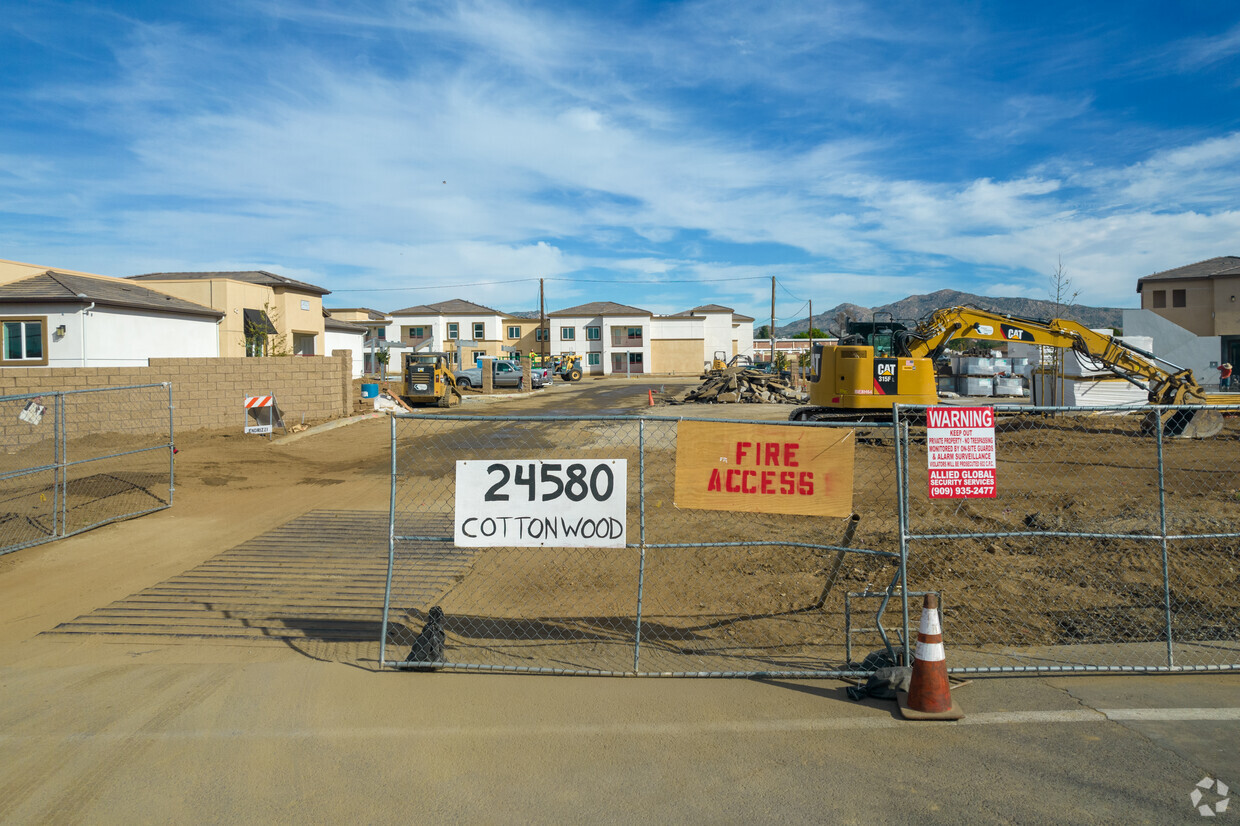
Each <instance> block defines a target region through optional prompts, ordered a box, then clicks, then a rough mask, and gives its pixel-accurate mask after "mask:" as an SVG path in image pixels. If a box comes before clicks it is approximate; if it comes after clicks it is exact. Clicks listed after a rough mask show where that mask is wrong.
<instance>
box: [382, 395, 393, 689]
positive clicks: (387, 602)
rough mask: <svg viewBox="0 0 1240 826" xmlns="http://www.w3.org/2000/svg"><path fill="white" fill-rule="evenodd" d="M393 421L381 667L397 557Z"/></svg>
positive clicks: (391, 418)
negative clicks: (393, 566) (393, 567)
mask: <svg viewBox="0 0 1240 826" xmlns="http://www.w3.org/2000/svg"><path fill="white" fill-rule="evenodd" d="M388 420H389V421H390V422H391V425H392V426H391V434H392V435H391V454H392V457H391V459H392V464H391V474H390V477H389V478H390V479H391V484H390V485H389V486H388V487H389V494H388V564H387V584H386V585H384V586H383V622H382V624H381V627H380V630H379V668H383V664H384V663H385V662H386V661H387V637H388V610H389V609H390V608H391V607H392V563H393V561H394V560H395V559H396V417H395V416H390V417H388Z"/></svg>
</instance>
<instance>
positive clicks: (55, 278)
mask: <svg viewBox="0 0 1240 826" xmlns="http://www.w3.org/2000/svg"><path fill="white" fill-rule="evenodd" d="M39 301H45V302H54V303H60V302H72V303H80V302H83V301H93V302H95V303H96V304H102V305H105V306H108V307H128V308H132V309H138V310H158V311H160V312H165V313H177V314H179V315H200V316H209V317H211V318H220V317H222V316H223V315H224V314H223V313H222V312H220V311H219V310H213V309H211V308H210V307H204V306H202V305H201V304H195V303H194V302H192V301H186V300H185V299H183V298H177V297H176V296H171V295H167V294H166V293H161V292H159V291H157V290H152V289H149V288H147V287H144V286H142V285H140V284H130V283H129V282H128V281H127V280H125V279H123V278H91V277H88V276H84V275H71V274H69V273H63V272H56V271H55V270H48V271H47V272H45V273H42V274H40V275H33V276H31V277H29V278H23V279H21V280H19V281H12V282H10V283H8V284H4V285H0V302H6V303H34V302H39Z"/></svg>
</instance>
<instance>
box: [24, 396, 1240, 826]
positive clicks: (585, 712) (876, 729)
mask: <svg viewBox="0 0 1240 826" xmlns="http://www.w3.org/2000/svg"><path fill="white" fill-rule="evenodd" d="M659 383H660V384H661V383H662V382H659ZM654 384H655V383H654V382H650V383H646V382H624V383H621V382H618V381H617V382H610V383H604V382H599V383H597V384H594V385H592V386H591V385H582V387H580V388H577V389H576V390H572V389H570V390H568V391H560V390H558V389H557V390H555V391H551V392H547V393H545V394H543V395H538V394H536V395H534V396H532V397H530V398H529V399H527V400H525V401H521V400H506V401H504V402H495V403H490V404H485V405H484V404H479V405H478V406H477V412H479V413H488V414H489V413H497V412H501V411H506V410H516V409H522V410H524V411H526V412H533V413H552V412H553V413H571V412H579V408H580V407H582V406H586V407H588V408H589V409H592V410H595V411H599V410H613V409H614V410H617V411H623V410H628V411H632V410H638V409H640V408H641V406H642V403H643V402H644V400H645V397H646V393H645V390H646V387H647V386H653V385H654ZM634 391H636V392H634ZM462 409H463V410H466V411H470V410H472V409H473V405H466V406H465V407H464V408H462ZM661 410H664V411H676V412H680V411H683V410H684V409H683V408H663V409H661ZM694 412H697V413H701V412H707V411H699V410H695V411H694ZM714 412H715V414H716V415H728V416H735V415H738V414H744V415H746V416H752V417H754V418H761V417H764V416H765V417H770V418H779V417H780V414H781V412H782V411H780V410H779V409H777V408H772V409H770V410H763V409H762V406H758V405H745V406H740V409H737V410H716V411H714ZM428 415H435V414H434V413H430V414H428ZM349 431H355V432H354V433H353V434H352V438H354V441H355V442H356V441H357V439H356V436H357V432H361V433H371V432H372V431H373V436H374V439H375V441H376V442H377V443H380V444H382V443H383V441H384V439H385V437H386V433H387V429H386V423H383V422H377V421H373V420H372V421H368V422H363V423H361V424H359V425H357V426H355V427H350V428H339V429H336V430H333V431H330V432H329V433H325V434H321V435H319V436H316V437H313V438H310V439H303V440H301V441H298V442H296V443H295V444H291V445H287V446H279V445H276V446H272V447H270V448H269V447H268V446H266V445H261V446H260V445H258V443H247V450H249V451H251V452H253V453H254V457H253V458H254V459H255V461H252V462H251V463H250V464H249V465H247V467H246V469H245V472H246V474H248V476H249V478H248V480H247V482H246V484H247V485H251V486H252V489H253V490H254V491H255V495H254V497H253V500H254V501H252V502H245V503H242V504H239V505H237V504H234V505H233V506H232V510H230V511H229V512H228V513H224V514H218V516H216V517H212V518H206V517H199V516H194V517H193V518H192V520H187V518H186V516H185V514H184V512H180V513H178V510H177V509H176V508H174V509H172V510H170V511H165V512H162V513H160V514H155V515H153V516H150V517H145V518H143V519H139V520H134V521H132V522H127V523H123V524H119V525H113V526H109V527H107V528H104V529H101V530H99V531H96V532H93V533H91V534H84V535H81V536H77V537H72V538H70V539H68V540H64V541H63V542H60V543H57V544H55V545H53V546H45V547H44V548H41V549H33V551H32V553H31V554H30V558H29V560H22V561H21V564H16V563H11V564H10V563H6V564H5V565H0V621H2V623H3V627H4V628H5V629H7V630H6V631H5V632H4V633H3V634H0V822H3V823H5V824H9V823H148V822H188V823H214V822H218V823H256V824H257V823H263V824H267V823H289V822H297V823H333V824H334V823H345V822H348V823H352V822H365V823H409V822H468V823H473V822H479V823H501V822H503V823H509V822H513V821H534V822H572V823H579V822H593V821H601V822H625V823H628V822H637V823H668V822H694V823H707V822H709V823H719V822H724V823H741V822H745V823H750V822H755V821H762V822H766V821H779V822H803V823H821V822H829V823H865V824H873V823H888V822H892V823H953V824H954V823H994V822H1000V823H1068V822H1071V823H1080V822H1099V823H1117V822H1123V823H1158V824H1164V823H1201V822H1215V823H1227V822H1228V819H1232V820H1236V819H1238V818H1240V801H1235V800H1234V797H1233V802H1234V803H1235V804H1236V805H1234V806H1232V807H1231V809H1229V810H1228V811H1225V812H1224V813H1222V814H1220V815H1218V816H1217V817H1215V818H1213V819H1211V820H1208V821H1206V820H1204V819H1203V818H1202V817H1201V816H1200V815H1199V814H1198V812H1197V811H1196V809H1194V808H1193V806H1192V805H1191V802H1190V797H1189V796H1190V793H1191V792H1192V791H1193V790H1194V788H1195V787H1196V786H1195V784H1197V783H1198V782H1199V781H1201V780H1202V779H1203V778H1205V777H1210V778H1212V779H1213V778H1219V779H1222V780H1223V781H1224V782H1225V783H1227V784H1228V785H1229V786H1230V787H1232V788H1235V789H1237V790H1240V750H1238V749H1237V744H1238V743H1240V691H1238V690H1237V689H1238V688H1240V682H1238V680H1240V676H1237V675H1230V674H1211V675H1195V676H1160V677H1144V676H1134V675H1126V676H1085V677H1061V678H1020V679H994V678H985V679H977V680H974V681H973V682H972V683H970V684H968V685H966V686H964V687H962V688H960V689H958V692H959V694H958V696H959V699H960V702H961V703H962V705H963V706H964V708H965V711H966V713H967V715H968V716H967V717H966V718H965V720H963V721H961V722H960V723H921V724H917V723H908V722H904V721H902V720H900V719H899V718H898V716H897V714H896V712H895V708H894V704H892V703H889V702H880V701H865V702H862V703H854V702H852V701H850V700H848V699H847V697H846V695H845V691H844V689H845V687H846V686H845V685H844V684H843V683H840V682H837V681H831V680H823V681H809V680H805V681H800V680H797V681H787V680H658V679H635V678H634V679H610V678H556V677H534V676H518V675H490V674H415V673H380V672H376V671H375V670H374V663H373V660H372V659H367V658H366V656H357V657H352V658H351V657H348V656H342V655H341V653H340V651H339V650H328V649H327V648H326V647H320V648H315V647H312V646H293V645H282V644H279V643H277V642H273V641H266V642H264V641H263V640H261V639H256V640H253V641H233V642H217V643H208V642H205V641H202V640H198V639H194V638H185V639H173V640H167V639H163V638H160V639H145V640H144V639H142V638H139V637H134V638H130V639H119V640H105V639H97V638H93V637H81V638H76V637H75V638H68V637H63V636H56V635H48V634H45V633H43V632H45V631H48V630H50V629H52V628H54V627H55V626H56V625H58V624H60V623H62V622H64V621H66V620H67V619H72V618H73V617H75V616H77V615H79V614H84V613H86V612H88V611H91V610H94V609H96V608H98V607H101V606H106V605H107V604H109V603H111V602H112V601H113V600H115V599H121V598H124V597H125V596H126V595H127V594H133V593H137V592H138V591H140V590H141V589H142V588H143V587H147V586H148V585H150V584H152V583H158V582H160V581H164V580H167V579H168V578H169V577H175V576H178V575H180V574H181V573H182V572H185V571H189V570H190V569H192V568H194V566H195V565H198V564H201V563H202V562H203V561H204V560H210V559H215V558H217V556H218V555H219V554H223V553H224V552H225V551H227V550H228V549H230V548H234V547H238V546H240V545H241V544H242V543H243V542H244V541H246V540H247V539H248V538H250V537H252V536H255V535H258V534H259V533H262V532H265V531H269V530H271V528H272V527H273V526H275V525H278V524H282V523H283V522H286V521H288V520H289V519H291V518H293V517H295V516H297V515H299V514H302V513H305V512H306V511H308V510H310V509H313V508H322V507H326V506H329V505H331V504H333V503H336V502H347V501H350V498H351V497H357V496H361V495H363V494H364V495H365V496H368V497H371V498H372V499H374V500H375V501H376V506H375V509H376V510H381V509H382V508H383V507H384V502H383V499H382V487H383V486H382V481H383V480H382V478H381V476H376V474H375V473H373V472H371V471H370V470H363V471H359V472H358V473H356V474H354V475H350V474H349V473H348V472H347V470H348V468H349V467H351V465H349V464H347V463H345V462H340V463H338V464H336V465H329V464H328V463H327V460H325V459H322V458H316V459H314V460H315V461H319V462H322V463H323V466H322V467H321V468H320V470H319V475H320V476H323V477H325V478H328V477H329V479H330V481H331V482H332V485H331V486H317V485H300V486H298V487H297V488H296V491H297V493H296V495H289V496H283V497H270V498H264V497H262V496H261V493H262V492H263V491H264V490H267V489H268V487H267V486H271V485H274V484H275V483H276V481H277V480H278V479H279V478H281V475H285V476H286V475H287V474H288V473H289V472H290V471H289V466H290V463H292V462H293V461H294V460H297V461H300V459H298V457H300V456H306V457H313V453H312V450H313V446H314V445H315V440H316V439H318V440H328V439H345V438H346V437H347V436H349ZM232 441H233V442H236V441H237V440H236V439H233V440H232ZM350 444H352V443H350ZM227 445H228V441H227V440H225V441H222V442H220V443H219V449H220V450H221V451H222V450H224V448H225V447H226V446H227ZM197 449H199V450H203V451H206V450H209V449H211V444H206V445H203V446H200V447H199V448H197ZM193 450H194V448H188V449H186V451H185V452H186V453H188V454H191V455H192V453H193ZM267 450H270V451H271V453H265V452H261V453H260V452H259V451H267ZM294 451H300V452H298V453H294ZM266 456H270V457H271V458H272V460H275V459H281V460H282V461H284V462H285V464H284V465H281V466H280V467H276V468H274V469H273V470H271V478H269V479H267V478H264V477H263V476H262V475H261V474H262V473H263V472H264V471H263V464H262V462H261V461H258V460H261V459H262V458H263V457H266ZM220 460H221V461H226V459H223V458H221V459H220ZM307 460H309V458H308V459H307ZM358 466H359V467H361V465H358ZM212 472H213V473H216V474H219V473H220V472H221V471H220V469H218V468H216V469H215V470H213V471H212ZM194 481H195V480H194V479H193V478H192V476H190V475H189V472H187V475H186V478H184V479H183V480H182V481H179V485H183V486H184V491H182V489H181V488H180V487H179V488H178V502H181V501H182V500H183V499H184V501H185V502H187V503H190V504H194V503H197V504H198V505H200V506H201V507H203V508H205V509H207V510H208V511H209V510H210V508H211V506H212V502H214V501H216V500H214V499H212V498H211V497H212V496H216V495H222V494H221V493H220V491H223V490H224V489H225V487H224V486H222V485H221V483H220V480H219V479H218V478H217V477H211V478H210V479H209V480H208V481H207V482H205V483H203V484H201V485H199V486H197V487H195V485H194ZM183 493H184V496H183V495H182V494H183ZM219 501H225V500H219ZM228 501H232V502H235V501H236V500H228ZM23 553H25V552H23ZM117 572H120V573H117ZM40 573H42V574H43V575H45V576H46V577H49V578H51V579H52V580H54V581H55V584H56V588H55V589H52V588H50V587H48V588H44V587H43V586H42V585H41V582H42V580H41V579H40V577H39V576H38V575H36V574H40ZM239 621H244V618H241V619H240V620H239ZM948 657H949V660H950V657H951V651H950V641H949V649H948ZM1217 800H1218V797H1217V795H1215V794H1214V793H1213V791H1211V792H1210V793H1209V794H1206V795H1205V796H1204V797H1203V802H1204V803H1207V804H1213V803H1215V802H1217Z"/></svg>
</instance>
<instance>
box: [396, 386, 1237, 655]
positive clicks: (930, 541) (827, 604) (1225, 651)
mask: <svg viewBox="0 0 1240 826" xmlns="http://www.w3.org/2000/svg"><path fill="white" fill-rule="evenodd" d="M924 410H925V409H924V408H897V410H896V411H895V413H894V416H893V423H892V425H890V426H883V425H875V424H872V423H871V424H864V425H863V424H854V425H851V427H853V428H854V430H855V435H856V454H855V457H856V458H855V485H854V503H855V507H856V511H857V516H856V518H857V520H858V521H857V522H856V523H855V524H850V520H844V519H810V518H805V517H787V516H771V515H764V514H754V513H732V512H727V513H721V512H715V511H703V510H689V509H678V508H676V507H674V505H673V498H674V482H675V461H676V421H675V420H670V419H658V418H646V419H637V418H620V417H612V418H606V417H605V418H596V419H581V418H575V419H568V418H555V419H547V418H541V419H517V420H511V419H488V418H484V417H469V418H466V417H459V416H435V417H400V418H397V419H395V420H394V421H393V459H392V461H393V468H392V470H393V487H392V524H393V541H392V544H391V555H390V567H391V575H390V576H389V587H388V591H387V597H386V600H387V606H386V608H385V627H386V628H387V635H386V637H385V645H386V648H385V652H386V653H385V655H384V663H385V665H387V666H397V667H400V666H402V665H408V663H403V662H402V660H403V659H404V658H405V656H406V654H407V653H408V652H409V650H410V648H411V647H412V646H413V644H414V642H415V640H416V639H417V637H418V636H419V634H420V633H422V632H423V631H424V630H425V629H426V627H427V625H428V619H429V617H430V611H431V608H432V606H436V605H438V606H441V607H442V608H443V611H444V615H445V616H444V630H445V632H446V638H447V649H446V653H445V655H444V657H443V659H442V660H439V661H437V663H436V665H438V666H442V667H452V668H465V669H497V670H521V671H542V672H555V673H589V674H598V673H617V674H620V673H622V674H668V675H704V676H731V675H738V676H740V675H755V674H786V675H798V676H821V675H828V674H843V673H861V672H862V671H865V670H871V669H872V668H873V667H874V665H875V663H874V661H873V660H871V661H869V662H868V663H862V662H859V661H862V660H864V659H865V653H866V652H867V651H868V650H870V649H888V646H890V647H891V649H896V652H897V653H898V652H899V651H900V650H904V651H907V648H906V646H907V645H908V642H909V638H910V636H911V629H913V628H916V622H917V616H916V612H917V606H916V605H915V604H914V605H913V607H912V613H913V616H911V617H910V616H909V615H908V612H907V609H906V607H905V605H906V600H907V598H908V597H907V596H906V593H907V595H910V596H920V595H921V594H923V593H926V592H934V593H937V594H939V596H940V598H941V601H942V604H943V625H944V632H945V636H946V639H947V641H948V649H949V655H948V665H949V667H950V668H951V670H952V671H954V672H958V673H959V672H969V673H989V672H1004V673H1006V672H1059V671H1091V670H1106V671H1171V670H1204V669H1212V670H1221V669H1236V668H1240V560H1238V559H1237V555H1238V554H1237V546H1238V545H1240V476H1238V473H1237V472H1238V471H1240V415H1237V414H1240V407H1237V408H1223V409H1222V412H1224V413H1226V414H1228V417H1227V418H1226V419H1225V427H1224V430H1223V432H1222V433H1220V434H1219V435H1217V436H1216V437H1214V438H1212V439H1206V440H1188V439H1173V438H1170V437H1164V434H1163V432H1162V429H1161V427H1160V426H1159V425H1158V419H1157V418H1156V417H1155V418H1154V419H1151V418H1150V416H1149V411H1148V410H1140V411H1132V412H1127V413H1121V412H1117V411H1115V410H1114V409H1107V410H1101V409H1100V410H1083V409H1079V408H1078V409H1072V410H1066V409H1054V408H1031V407H1027V406H1006V407H1005V406H998V407H996V408H995V410H996V414H997V417H998V421H997V424H996V457H997V476H998V486H997V490H996V495H995V497H994V498H992V499H931V498H930V495H929V493H930V491H929V483H928V474H927V456H926V450H927V445H926V435H927V434H926V430H925V426H924V418H925V412H924ZM763 424H769V423H763ZM788 426H792V427H795V426H800V427H805V426H824V425H788ZM896 433H900V434H902V435H901V436H900V438H896V437H895V435H894V434H896ZM553 457H562V458H625V459H627V460H628V462H629V467H630V472H629V476H628V483H629V490H628V502H629V510H628V517H627V522H628V536H629V546H628V547H627V548H624V549H615V550H611V549H597V548H580V549H530V548H502V549H481V550H479V549H461V548H456V547H455V546H454V545H453V544H452V510H453V506H454V498H453V485H454V471H455V462H456V461H457V460H460V459H481V458H488V459H494V458H500V459H503V458H523V459H526V458H530V459H532V458H542V459H545V458H553ZM635 468H636V470H634V469H635ZM845 546H849V547H847V548H846V547H845ZM902 570H906V574H905V579H904V580H902V579H901V571H902ZM905 580H906V581H907V583H908V591H907V592H906V591H904V590H903V588H902V587H901V585H902V581H905ZM432 624H433V623H432ZM888 650H890V649H888Z"/></svg>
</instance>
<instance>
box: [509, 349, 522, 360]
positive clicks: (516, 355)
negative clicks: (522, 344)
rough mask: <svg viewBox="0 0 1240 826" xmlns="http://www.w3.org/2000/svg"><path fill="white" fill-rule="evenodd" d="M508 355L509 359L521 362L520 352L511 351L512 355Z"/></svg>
mask: <svg viewBox="0 0 1240 826" xmlns="http://www.w3.org/2000/svg"><path fill="white" fill-rule="evenodd" d="M510 355H511V357H512V358H514V359H516V360H517V361H520V360H521V351H520V350H513V351H512V353H511V354H510Z"/></svg>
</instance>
